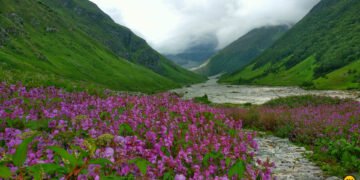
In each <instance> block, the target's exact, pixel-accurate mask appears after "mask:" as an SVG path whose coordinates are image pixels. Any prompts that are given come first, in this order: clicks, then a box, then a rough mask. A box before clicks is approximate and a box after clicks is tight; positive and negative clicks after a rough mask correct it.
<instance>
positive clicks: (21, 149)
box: [13, 136, 35, 167]
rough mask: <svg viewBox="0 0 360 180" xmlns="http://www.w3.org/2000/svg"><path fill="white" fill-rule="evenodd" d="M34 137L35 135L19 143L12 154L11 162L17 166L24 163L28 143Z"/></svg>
mask: <svg viewBox="0 0 360 180" xmlns="http://www.w3.org/2000/svg"><path fill="white" fill-rule="evenodd" d="M34 138H35V136H32V137H29V138H26V139H24V140H23V141H22V142H21V144H20V145H19V146H18V147H17V148H16V151H15V154H14V155H13V163H14V165H15V166H17V167H21V166H23V165H24V162H25V160H26V155H27V150H28V145H29V144H30V142H31V141H32V140H33V139H34Z"/></svg>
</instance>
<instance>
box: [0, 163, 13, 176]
mask: <svg viewBox="0 0 360 180" xmlns="http://www.w3.org/2000/svg"><path fill="white" fill-rule="evenodd" d="M10 177H11V171H10V169H9V168H8V167H6V166H0V178H10Z"/></svg>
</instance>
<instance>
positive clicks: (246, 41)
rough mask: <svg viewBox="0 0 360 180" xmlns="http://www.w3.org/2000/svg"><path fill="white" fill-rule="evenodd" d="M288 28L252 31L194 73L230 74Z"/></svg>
mask: <svg viewBox="0 0 360 180" xmlns="http://www.w3.org/2000/svg"><path fill="white" fill-rule="evenodd" d="M288 29H289V27H288V26H285V25H282V26H266V27H261V28H257V29H254V30H252V31H250V32H248V33H247V34H245V35H244V36H242V37H240V38H239V39H237V40H236V41H234V42H233V43H231V44H230V45H228V46H227V47H225V48H224V49H222V50H221V51H220V52H218V53H217V54H216V55H215V56H214V57H212V58H211V59H210V60H209V61H208V62H207V63H206V65H205V66H203V67H202V68H200V69H197V70H196V71H197V72H199V73H201V74H205V75H208V76H211V75H216V74H219V73H232V72H234V71H236V70H238V69H240V68H242V67H244V66H245V65H247V64H249V63H250V61H251V60H253V59H254V58H256V57H257V56H258V55H260V54H261V53H262V52H263V51H264V50H265V49H267V48H268V47H270V46H271V45H272V44H273V43H274V42H275V41H276V40H277V39H279V38H280V37H281V36H282V35H283V34H284V33H285V32H286V31H287V30H288Z"/></svg>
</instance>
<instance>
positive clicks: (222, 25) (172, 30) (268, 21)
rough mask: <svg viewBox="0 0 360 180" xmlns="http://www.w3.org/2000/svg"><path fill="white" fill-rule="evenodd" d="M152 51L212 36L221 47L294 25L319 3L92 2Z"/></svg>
mask: <svg viewBox="0 0 360 180" xmlns="http://www.w3.org/2000/svg"><path fill="white" fill-rule="evenodd" d="M92 1H93V2H94V3H96V4H97V5H98V6H99V7H100V8H101V9H102V10H104V11H105V12H106V13H108V14H109V15H110V16H111V17H112V18H113V19H114V20H115V21H116V22H117V23H119V24H122V25H124V26H127V27H129V28H130V29H132V30H133V31H134V32H135V33H136V34H137V35H139V36H141V37H142V38H144V39H146V40H147V42H148V43H149V44H150V45H151V46H152V47H153V48H155V49H156V50H158V51H160V52H161V53H165V54H176V53H180V52H182V51H184V50H185V49H187V48H189V47H192V46H195V45H197V44H201V43H205V42H206V41H208V40H209V37H216V38H217V40H218V48H219V49H220V48H223V47H225V46H226V45H228V44H230V43H231V42H232V41H234V40H236V39H237V38H239V37H241V36H242V35H244V34H245V33H247V32H248V31H250V30H251V29H254V28H257V27H261V26H268V25H280V24H294V23H296V22H297V21H299V20H300V19H301V18H302V17H304V16H305V15H306V14H307V13H308V12H309V10H310V9H311V8H312V7H313V6H314V5H315V4H317V3H318V2H319V1H320V0H171V1H169V0H151V1H149V0H92Z"/></svg>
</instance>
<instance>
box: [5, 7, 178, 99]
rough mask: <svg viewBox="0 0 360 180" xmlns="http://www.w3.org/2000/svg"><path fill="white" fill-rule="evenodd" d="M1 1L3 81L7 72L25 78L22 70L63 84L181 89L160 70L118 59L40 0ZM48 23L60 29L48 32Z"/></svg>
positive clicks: (118, 88)
mask: <svg viewBox="0 0 360 180" xmlns="http://www.w3.org/2000/svg"><path fill="white" fill-rule="evenodd" d="M1 1H3V2H2V3H1V4H4V6H1V7H0V10H1V15H0V22H1V29H2V31H3V32H4V30H5V31H6V34H5V36H6V39H5V38H3V39H5V40H4V43H3V46H2V47H1V48H0V60H1V64H0V66H1V67H2V69H3V70H6V71H7V73H2V74H3V75H2V76H1V78H2V80H8V79H9V78H6V77H9V76H8V75H6V76H5V75H4V74H8V73H14V77H19V78H26V77H24V76H21V75H19V74H20V73H21V72H32V73H35V74H36V75H34V77H33V78H37V79H38V80H39V81H43V80H45V81H48V80H51V79H57V78H54V77H59V78H60V79H63V80H65V82H75V83H76V82H83V83H81V84H87V83H89V84H93V85H94V86H97V85H100V86H101V87H106V88H111V89H116V90H132V91H143V92H153V91H158V90H166V89H169V88H174V87H178V85H177V84H176V83H174V82H173V81H171V80H169V79H167V78H165V77H162V76H161V75H159V74H156V73H154V72H152V71H150V70H148V69H146V68H144V67H141V66H138V65H135V64H133V63H130V62H128V61H126V60H124V59H122V58H119V57H117V56H116V55H114V54H113V53H111V52H110V51H109V50H108V49H107V48H106V47H104V46H103V45H101V44H99V43H97V42H96V41H94V40H93V39H92V38H90V37H89V36H88V35H87V34H86V33H84V32H83V31H81V30H79V29H78V28H76V26H75V25H74V24H69V23H68V20H67V19H63V18H62V17H61V16H59V14H57V13H56V12H54V11H52V10H51V9H49V8H47V7H45V6H43V5H41V4H40V3H37V2H36V1H30V0H26V1H21V2H17V1H10V0H5V1H4V0H1ZM5 2H6V3H5ZM48 27H54V28H56V32H47V31H46V28H48ZM32 73H30V74H32ZM28 74H29V73H28ZM13 80H14V79H13ZM15 80H19V81H21V80H23V79H15ZM63 80H61V81H63ZM34 81H36V79H35V80H34ZM54 83H55V84H56V82H54Z"/></svg>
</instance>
